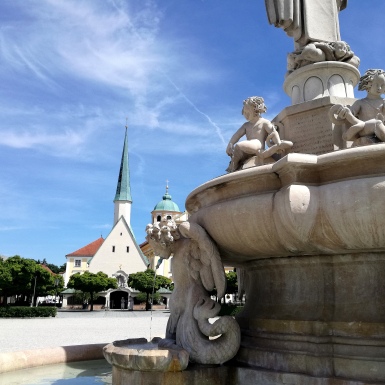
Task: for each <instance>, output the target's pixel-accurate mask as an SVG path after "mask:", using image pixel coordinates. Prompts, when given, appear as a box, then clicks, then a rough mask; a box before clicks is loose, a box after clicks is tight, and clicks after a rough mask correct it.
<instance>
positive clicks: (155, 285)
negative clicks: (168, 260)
mask: <svg viewBox="0 0 385 385" xmlns="http://www.w3.org/2000/svg"><path fill="white" fill-rule="evenodd" d="M154 276H155V271H154V270H151V269H147V270H146V271H140V272H138V273H133V274H130V275H129V276H128V286H130V287H132V288H133V289H135V290H138V291H141V292H143V293H146V310H148V309H149V308H150V307H149V301H148V299H149V297H150V294H152V292H153V291H154V292H156V291H158V290H159V289H160V288H161V287H163V288H165V289H172V281H171V279H168V278H166V277H164V276H163V275H157V276H156V277H155V280H154Z"/></svg>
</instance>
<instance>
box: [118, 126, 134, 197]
mask: <svg viewBox="0 0 385 385" xmlns="http://www.w3.org/2000/svg"><path fill="white" fill-rule="evenodd" d="M115 201H130V202H132V198H131V187H130V168H129V165H128V139H127V125H126V134H125V136H124V145H123V153H122V160H121V162H120V171H119V179H118V185H117V187H116V194H115V199H114V202H115Z"/></svg>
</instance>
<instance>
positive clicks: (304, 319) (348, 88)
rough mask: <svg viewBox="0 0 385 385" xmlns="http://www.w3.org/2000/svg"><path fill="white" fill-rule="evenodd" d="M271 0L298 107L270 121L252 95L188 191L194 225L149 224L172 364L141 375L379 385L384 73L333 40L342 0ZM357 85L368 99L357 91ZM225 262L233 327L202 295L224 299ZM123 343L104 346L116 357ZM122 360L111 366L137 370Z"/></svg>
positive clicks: (382, 362)
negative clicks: (236, 306) (218, 154)
mask: <svg viewBox="0 0 385 385" xmlns="http://www.w3.org/2000/svg"><path fill="white" fill-rule="evenodd" d="M265 3H266V9H267V13H268V19H269V21H270V23H271V24H274V25H275V26H277V27H281V28H283V29H284V30H285V32H286V33H287V34H288V35H289V36H291V37H293V39H294V43H295V51H294V52H292V53H291V54H289V55H288V71H287V74H286V78H285V82H284V89H285V91H286V93H287V94H288V95H289V96H290V98H291V100H292V105H291V106H288V107H287V108H285V109H284V110H283V111H281V113H280V114H278V116H277V117H276V118H274V119H273V120H272V121H269V120H267V119H264V118H262V116H261V114H263V112H265V111H266V106H265V104H264V100H263V98H262V97H251V98H248V99H246V100H245V101H244V103H243V114H244V116H245V118H246V120H247V122H246V123H245V124H244V125H243V126H242V127H241V128H240V129H239V130H238V131H237V132H236V133H235V134H234V135H233V137H232V138H231V139H230V142H229V145H228V147H227V153H228V155H229V156H230V157H231V161H230V165H229V167H228V172H229V173H228V174H227V175H224V176H220V177H218V178H215V179H213V180H211V181H209V182H207V183H205V184H203V185H201V186H199V187H198V188H197V189H195V190H194V191H193V192H191V193H190V194H189V196H188V197H187V200H186V208H187V210H188V211H189V213H190V219H189V222H185V223H183V224H181V225H179V226H176V225H175V223H173V222H172V221H169V220H167V219H166V218H165V219H163V220H162V221H161V222H160V223H158V224H155V225H150V226H148V227H147V234H148V235H147V239H148V241H149V242H150V243H151V245H152V246H153V247H154V250H155V251H156V253H157V254H158V255H159V256H161V257H162V258H169V257H170V256H171V255H173V257H174V259H173V260H174V266H173V269H174V270H173V277H174V280H175V290H174V293H173V296H172V299H171V303H170V309H171V315H170V320H169V324H168V327H167V331H166V339H164V340H160V341H156V345H157V347H156V349H160V350H165V351H166V352H169V353H163V355H167V356H169V357H172V359H171V361H172V360H174V361H173V362H174V363H173V364H172V365H168V366H167V365H166V366H167V369H160V367H158V369H157V368H156V365H155V366H152V367H151V369H144V370H154V371H155V372H158V374H157V375H156V376H158V377H157V379H158V380H159V379H160V378H161V379H162V381H163V382H161V383H162V384H163V383H164V384H168V383H170V384H171V383H173V384H174V383H183V384H193V383H199V384H200V383H210V384H212V383H218V384H219V383H223V384H248V383H256V384H269V385H270V384H271V385H273V384H274V385H278V384H307V385H312V384H314V385H315V384H317V385H321V384H322V385H332V384H333V385H337V384H338V385H363V384H367V383H371V384H373V383H376V384H379V383H385V279H384V277H385V198H384V197H385V143H384V141H385V126H384V115H385V107H384V101H383V99H382V98H381V95H382V94H383V93H384V92H385V73H384V71H382V70H368V71H366V72H365V74H364V75H363V76H361V77H360V73H359V71H358V69H357V67H358V65H359V59H358V57H357V56H355V54H354V53H353V51H351V49H350V47H349V45H348V44H347V43H346V42H343V41H341V38H340V36H339V27H338V12H339V11H341V10H342V9H344V8H345V7H346V5H347V2H346V1H343V0H340V1H335V0H325V1H323V2H322V5H321V3H320V2H314V1H313V0H303V1H302V2H298V1H297V0H292V1H287V0H285V1H284V0H266V1H265ZM357 83H359V89H361V90H366V91H367V97H366V98H364V99H361V100H356V99H354V93H353V89H354V87H355V86H356V85H357ZM243 136H245V137H246V140H244V141H241V142H240V141H239V140H240V139H241V138H242V137H243ZM223 263H225V264H226V265H230V266H235V267H236V268H237V273H238V278H239V290H240V291H244V292H245V294H246V298H247V301H246V305H245V307H244V310H243V311H242V312H241V313H240V314H239V315H238V316H237V317H236V321H235V320H234V319H233V318H232V317H222V318H219V319H216V316H217V314H218V312H219V305H218V304H217V303H215V302H214V301H212V300H211V298H210V295H209V294H208V293H209V292H210V290H212V289H213V288H214V287H215V288H216V289H217V292H218V296H219V297H221V296H223V294H224V290H225V281H224V273H223V266H222V264H223ZM209 319H211V320H212V319H216V321H215V322H214V323H211V322H212V321H211V322H209V321H208V320H209ZM218 336H219V337H218ZM217 337H218V338H217ZM153 343H154V342H153ZM117 345H119V343H115V345H114V344H112V345H111V346H110V345H109V347H106V348H105V349H106V357H107V359H108V360H109V361H110V362H112V363H113V364H114V362H113V360H112V359H111V353H108V352H109V351H111V349H113V348H114V347H115V348H116V347H117ZM139 350H140V349H138V351H139ZM150 350H151V349H150ZM181 352H182V355H181V356H180V357H181V358H178V359H177V358H176V357H177V356H178V355H180V354H181ZM139 354H140V353H139ZM186 357H189V358H188V359H186ZM175 360H178V361H177V362H176V361H175ZM188 360H189V361H190V363H193V364H194V363H195V365H197V364H198V365H202V364H203V366H199V367H196V366H195V369H196V370H197V372H199V373H203V372H202V370H203V371H204V370H207V371H206V372H204V374H199V375H201V376H203V377H201V380H202V378H204V379H205V380H207V381H208V382H202V381H201V382H199V381H198V380H197V377H196V376H197V375H195V376H194V375H192V374H191V373H192V366H191V364H190V365H189V366H188V367H187V369H186V370H185V371H183V370H184V369H185V368H186V366H187V361H188ZM229 360H230V361H229ZM227 361H229V362H228V363H227V364H225V365H223V364H224V363H225V362H227ZM130 362H131V363H130V364H128V366H127V367H124V365H120V366H119V365H117V367H118V369H116V368H115V366H114V370H119V371H121V372H122V371H127V370H128V369H130V370H131V371H132V373H135V375H138V376H139V374H137V373H139V372H138V371H135V367H134V366H132V365H131V364H132V361H130ZM180 362H183V363H184V364H183V365H181V364H180ZM151 365H152V364H151ZM151 365H149V366H151ZM205 365H209V366H205ZM212 365H216V366H214V367H213V366H212ZM178 371H179V372H178ZM173 372H175V373H174V374H175V375H177V376H179V377H172V373H173ZM159 373H163V374H161V375H159ZM165 373H168V374H165ZM176 373H179V374H176ZM181 373H182V374H181ZM183 373H185V374H183ZM133 375H134V374H132V376H133ZM146 375H148V373H146ZM154 376H155V375H154ZM159 376H161V377H159ZM170 376H171V377H170ZM116 378H118V376H116ZM132 378H133V377H132ZM136 378H138V377H136ZM146 378H148V377H146ZM154 378H155V377H154ZM176 379H178V381H179V382H172V381H175V380H176ZM167 381H168V382H167ZM210 381H211V382H210ZM216 381H217V382H216ZM123 383H128V382H118V381H117V380H116V381H115V382H114V384H115V385H120V384H123ZM148 383H151V382H148ZM154 383H156V382H154ZM157 383H160V382H157Z"/></svg>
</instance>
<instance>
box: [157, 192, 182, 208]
mask: <svg viewBox="0 0 385 385" xmlns="http://www.w3.org/2000/svg"><path fill="white" fill-rule="evenodd" d="M154 211H177V212H179V213H180V210H179V207H178V205H177V204H176V203H175V202H173V201H172V198H171V195H170V194H169V193H168V191H166V194H164V195H163V199H162V200H161V201H160V202H159V203H158V204H157V205H156V206H155V207H154Z"/></svg>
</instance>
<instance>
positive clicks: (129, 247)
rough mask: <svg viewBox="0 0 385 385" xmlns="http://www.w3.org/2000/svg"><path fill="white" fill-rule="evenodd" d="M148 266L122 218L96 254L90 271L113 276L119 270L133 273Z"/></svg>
mask: <svg viewBox="0 0 385 385" xmlns="http://www.w3.org/2000/svg"><path fill="white" fill-rule="evenodd" d="M146 268H147V266H146V264H145V263H144V261H143V259H142V258H141V256H140V254H139V251H138V250H137V248H136V246H135V242H134V240H133V239H132V237H131V234H130V232H129V230H128V228H127V225H126V223H125V221H124V219H123V218H121V219H120V220H119V221H118V223H117V224H116V225H115V227H114V228H113V229H112V231H111V233H110V234H109V235H108V237H107V238H106V239H105V241H104V242H103V244H102V246H101V247H100V248H99V250H98V251H97V252H96V254H95V255H94V257H93V259H92V261H91V263H90V266H89V271H90V272H92V273H97V272H99V271H103V272H104V273H106V274H108V276H110V277H111V276H112V274H113V273H116V271H118V270H123V271H124V272H126V273H127V274H131V273H136V272H138V271H144V270H145V269H146Z"/></svg>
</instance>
